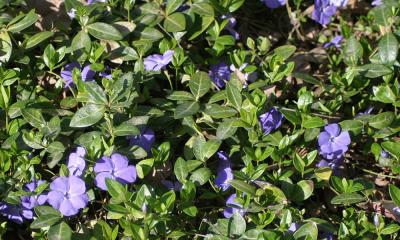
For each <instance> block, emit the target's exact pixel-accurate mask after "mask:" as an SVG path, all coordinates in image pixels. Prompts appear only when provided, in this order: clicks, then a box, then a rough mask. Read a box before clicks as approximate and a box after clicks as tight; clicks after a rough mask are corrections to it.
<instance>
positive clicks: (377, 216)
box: [374, 213, 379, 227]
mask: <svg viewBox="0 0 400 240" xmlns="http://www.w3.org/2000/svg"><path fill="white" fill-rule="evenodd" d="M374 225H375V227H379V214H377V213H375V215H374Z"/></svg>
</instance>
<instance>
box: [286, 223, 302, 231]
mask: <svg viewBox="0 0 400 240" xmlns="http://www.w3.org/2000/svg"><path fill="white" fill-rule="evenodd" d="M300 226H301V225H300V224H299V223H294V222H292V224H290V226H289V229H288V232H290V233H294V232H296V231H297V229H298V228H299V227H300Z"/></svg>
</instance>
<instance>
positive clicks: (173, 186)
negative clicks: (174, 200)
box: [161, 180, 182, 192]
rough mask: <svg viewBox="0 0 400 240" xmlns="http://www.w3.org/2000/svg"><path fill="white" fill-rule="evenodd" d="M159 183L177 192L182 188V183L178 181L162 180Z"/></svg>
mask: <svg viewBox="0 0 400 240" xmlns="http://www.w3.org/2000/svg"><path fill="white" fill-rule="evenodd" d="M161 183H162V184H163V185H164V186H165V187H166V188H168V189H170V190H174V191H175V192H179V191H180V190H181V189H182V183H180V182H179V181H176V182H173V181H170V180H162V181H161Z"/></svg>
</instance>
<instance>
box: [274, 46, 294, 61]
mask: <svg viewBox="0 0 400 240" xmlns="http://www.w3.org/2000/svg"><path fill="white" fill-rule="evenodd" d="M295 52H296V46H293V45H284V46H280V47H277V48H275V49H274V54H276V55H277V56H279V57H280V58H281V60H286V59H288V58H289V57H290V56H292V55H293V54H294V53H295Z"/></svg>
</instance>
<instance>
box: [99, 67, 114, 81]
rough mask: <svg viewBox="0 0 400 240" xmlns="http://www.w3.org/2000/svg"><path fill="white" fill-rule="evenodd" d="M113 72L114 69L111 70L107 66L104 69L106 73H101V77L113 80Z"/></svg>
mask: <svg viewBox="0 0 400 240" xmlns="http://www.w3.org/2000/svg"><path fill="white" fill-rule="evenodd" d="M111 70H112V68H110V67H109V66H106V67H105V69H104V72H100V73H99V76H100V77H102V78H107V79H111V78H112V74H111Z"/></svg>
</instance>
